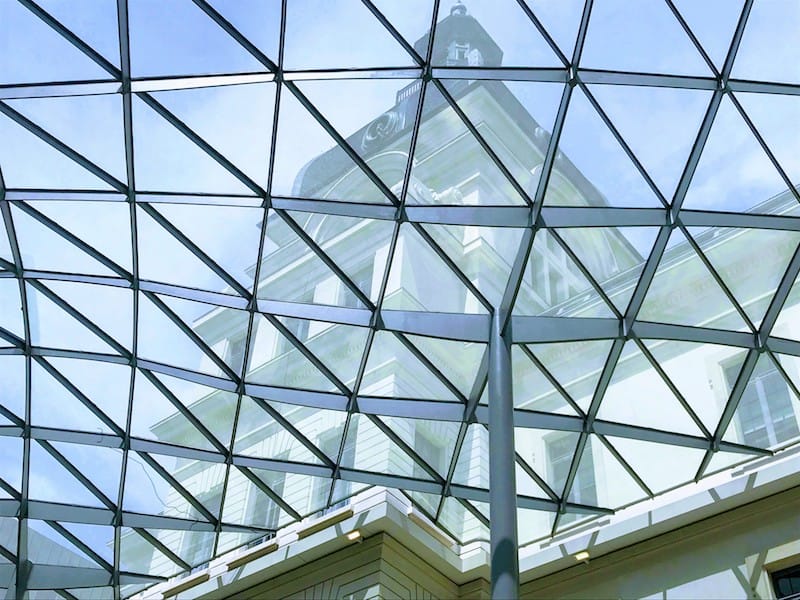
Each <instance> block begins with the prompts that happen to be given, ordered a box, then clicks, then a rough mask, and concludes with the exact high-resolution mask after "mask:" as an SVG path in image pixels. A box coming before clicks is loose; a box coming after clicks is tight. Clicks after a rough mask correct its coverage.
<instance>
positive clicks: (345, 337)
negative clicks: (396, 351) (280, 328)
mask: <svg viewBox="0 0 800 600" xmlns="http://www.w3.org/2000/svg"><path fill="white" fill-rule="evenodd" d="M278 320H279V321H280V322H281V323H283V324H284V325H285V326H286V327H287V328H288V329H289V331H291V332H298V333H303V332H306V337H305V339H304V340H303V343H304V345H305V346H306V348H308V349H309V350H310V351H311V352H312V353H313V354H314V356H316V357H317V358H318V359H319V360H320V361H321V362H322V364H324V365H325V366H326V367H328V369H330V370H331V372H332V373H333V374H334V375H335V376H336V377H337V378H338V379H339V381H341V382H342V383H343V384H344V385H346V386H350V385H352V383H353V381H355V378H356V375H357V374H358V367H359V364H360V363H361V357H362V356H363V355H364V351H365V350H366V343H367V337H368V335H369V330H368V329H367V328H366V327H351V326H350V325H342V324H339V323H327V322H325V321H309V320H306V319H294V318H290V317H278Z"/></svg>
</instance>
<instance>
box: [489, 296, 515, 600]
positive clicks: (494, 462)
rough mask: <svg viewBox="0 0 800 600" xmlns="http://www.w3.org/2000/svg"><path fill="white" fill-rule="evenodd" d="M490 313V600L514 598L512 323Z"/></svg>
mask: <svg viewBox="0 0 800 600" xmlns="http://www.w3.org/2000/svg"><path fill="white" fill-rule="evenodd" d="M505 317H506V316H505V315H504V314H502V313H501V312H500V311H499V310H497V309H495V311H494V314H493V315H492V327H491V332H490V334H489V518H490V525H489V527H490V540H491V551H492V554H491V561H492V564H491V570H492V598H494V599H499V598H502V599H504V600H505V599H508V598H518V597H519V556H518V548H519V545H518V543H517V506H516V504H517V483H516V471H515V469H516V467H515V462H514V399H513V396H512V375H511V320H510V319H508V326H507V327H506V330H505V331H503V324H504V322H505V321H506V318H505Z"/></svg>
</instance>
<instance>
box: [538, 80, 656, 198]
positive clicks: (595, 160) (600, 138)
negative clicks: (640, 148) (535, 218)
mask: <svg viewBox="0 0 800 600" xmlns="http://www.w3.org/2000/svg"><path fill="white" fill-rule="evenodd" d="M558 147H559V151H560V152H559V153H558V154H557V155H556V160H555V162H554V163H553V171H552V173H551V175H550V180H549V182H548V184H547V192H546V195H545V199H544V203H545V205H549V206H622V207H626V206H627V207H645V208H647V207H663V206H664V204H663V202H662V201H661V200H660V199H659V197H658V196H657V195H656V193H655V192H654V191H653V189H652V188H651V187H650V186H649V184H648V183H647V181H646V180H645V179H644V177H643V176H642V174H641V173H640V172H639V170H638V169H637V167H636V165H635V164H634V163H633V161H631V159H630V157H629V156H628V155H627V154H626V153H625V150H624V148H623V147H622V146H621V145H620V144H619V142H618V141H617V139H616V138H615V137H614V135H613V134H612V133H611V130H610V129H609V128H608V127H607V126H606V124H605V123H604V122H603V120H602V118H601V117H600V115H599V114H598V112H597V111H596V110H595V109H594V107H593V106H592V104H591V103H590V101H589V100H588V98H587V97H586V95H585V94H584V93H583V92H582V91H581V90H580V88H575V90H574V91H573V92H572V99H571V101H570V105H569V111H568V112H567V116H566V120H565V121H564V128H563V130H562V131H561V137H560V138H559V142H558Z"/></svg>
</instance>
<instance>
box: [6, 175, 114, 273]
mask: <svg viewBox="0 0 800 600" xmlns="http://www.w3.org/2000/svg"><path fill="white" fill-rule="evenodd" d="M0 160H2V159H0ZM11 213H12V215H13V218H14V228H15V230H16V233H17V240H18V241H19V247H20V255H21V256H22V263H23V265H24V267H25V268H26V269H35V270H42V271H60V272H65V273H81V274H87V275H112V276H116V275H117V273H115V272H114V271H112V270H111V269H109V268H108V267H106V266H105V265H104V264H102V263H101V262H99V261H97V260H95V259H94V258H93V257H92V256H91V255H89V254H88V253H86V252H84V251H83V250H81V249H80V248H78V246H76V245H74V244H72V243H71V242H69V241H67V240H66V238H64V237H62V236H61V235H59V234H58V233H56V232H54V231H53V230H51V229H50V228H49V227H47V226H45V225H44V224H42V223H40V222H39V221H38V220H37V219H34V218H33V217H31V216H30V215H28V214H27V213H26V212H23V211H22V210H21V209H19V208H17V207H16V206H15V205H13V204H12V205H11ZM120 236H122V232H120Z"/></svg>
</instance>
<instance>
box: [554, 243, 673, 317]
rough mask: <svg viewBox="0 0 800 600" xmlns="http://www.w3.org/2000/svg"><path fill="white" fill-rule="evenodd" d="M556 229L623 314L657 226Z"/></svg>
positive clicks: (645, 259) (648, 252) (651, 247)
mask: <svg viewBox="0 0 800 600" xmlns="http://www.w3.org/2000/svg"><path fill="white" fill-rule="evenodd" d="M557 231H558V234H559V235H560V236H561V238H562V239H563V240H564V241H565V242H566V243H567V246H569V248H570V249H571V250H572V251H573V252H574V253H575V255H576V256H577V257H578V260H580V261H581V263H582V264H583V266H584V267H585V268H586V270H587V271H588V272H589V273H590V274H591V275H592V277H593V278H594V280H595V281H596V282H597V283H598V284H599V285H600V287H601V288H602V290H603V291H604V292H605V293H606V295H607V296H608V297H609V298H610V299H611V301H612V302H613V303H614V306H615V307H616V308H617V310H618V311H619V312H620V313H621V314H624V313H625V311H626V309H627V308H628V302H629V301H630V299H631V296H632V295H633V292H634V290H635V288H636V282H637V281H638V280H639V275H640V274H641V272H642V270H643V269H644V264H645V262H646V261H647V258H648V256H649V255H650V251H651V250H652V249H653V244H654V243H655V239H656V236H657V234H658V229H657V228H655V227H576V228H565V229H559V230H557Z"/></svg>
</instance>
